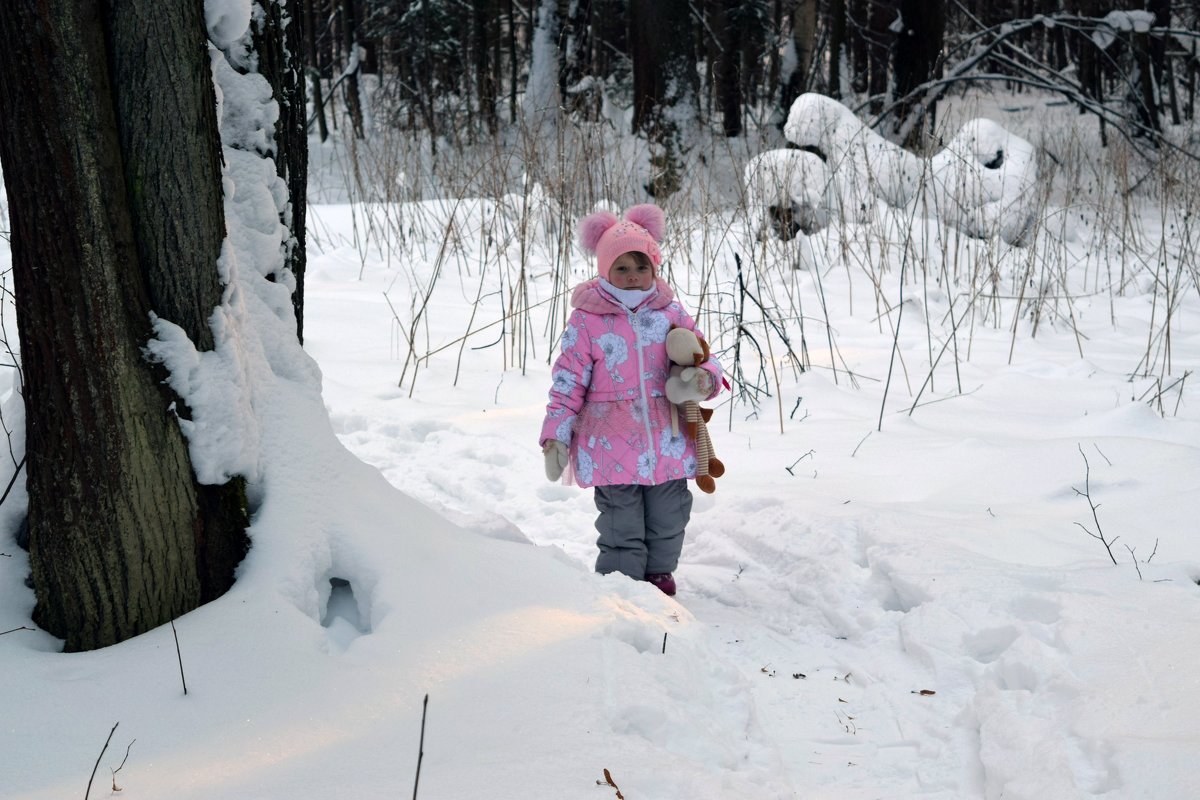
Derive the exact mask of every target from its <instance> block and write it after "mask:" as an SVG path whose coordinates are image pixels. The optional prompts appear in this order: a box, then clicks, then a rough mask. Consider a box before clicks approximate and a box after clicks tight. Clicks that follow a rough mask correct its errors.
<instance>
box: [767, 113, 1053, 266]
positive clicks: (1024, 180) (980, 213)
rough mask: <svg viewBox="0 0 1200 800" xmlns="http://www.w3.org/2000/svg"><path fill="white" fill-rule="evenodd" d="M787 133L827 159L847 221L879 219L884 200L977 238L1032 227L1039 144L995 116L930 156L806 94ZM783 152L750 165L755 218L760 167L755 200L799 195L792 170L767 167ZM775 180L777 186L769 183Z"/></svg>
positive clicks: (1011, 237)
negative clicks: (920, 154) (1011, 130)
mask: <svg viewBox="0 0 1200 800" xmlns="http://www.w3.org/2000/svg"><path fill="white" fill-rule="evenodd" d="M784 135H785V136H786V137H787V138H788V140H789V141H791V142H792V143H794V144H796V145H798V146H800V147H806V148H811V149H814V150H819V151H820V152H821V153H822V154H823V155H824V156H825V164H823V165H822V166H823V167H824V168H825V169H826V170H827V172H828V174H829V176H830V181H829V185H830V186H831V187H832V206H833V208H831V211H835V212H836V213H837V214H838V215H839V216H840V217H841V218H842V219H843V220H845V221H848V222H861V221H866V220H869V219H872V218H873V217H874V215H875V212H876V209H877V206H878V203H879V201H883V202H884V203H886V204H887V205H888V206H891V207H893V208H898V209H907V210H911V211H912V212H913V213H914V214H921V215H922V216H925V215H929V216H932V217H935V218H937V219H939V220H940V221H942V222H945V223H946V224H949V225H952V226H954V227H956V228H958V229H959V230H962V231H964V232H965V233H967V234H969V235H971V236H974V237H977V238H991V237H994V236H999V237H1000V238H1001V239H1002V240H1003V241H1005V242H1007V243H1009V244H1022V243H1023V242H1024V240H1025V237H1026V235H1027V234H1028V232H1029V229H1030V227H1031V226H1032V222H1033V210H1032V205H1031V200H1032V194H1033V193H1032V191H1031V190H1032V189H1033V188H1034V186H1035V185H1036V182H1037V154H1036V152H1035V151H1034V147H1033V145H1032V144H1030V143H1029V142H1027V141H1025V140H1024V139H1022V138H1020V137H1019V136H1016V135H1014V134H1012V133H1009V132H1008V131H1007V130H1005V129H1004V128H1003V127H1001V126H1000V125H998V124H997V123H995V122H993V121H991V120H987V119H973V120H970V121H969V122H967V123H966V124H965V125H963V127H962V128H961V129H960V130H959V132H958V134H957V135H956V136H955V137H954V138H953V139H951V140H950V141H949V142H948V143H947V144H946V147H945V149H943V150H942V151H941V152H939V153H938V154H937V155H935V156H933V157H932V158H930V159H923V158H920V157H918V156H916V155H913V154H912V153H909V152H907V151H906V150H903V149H902V148H900V147H898V146H896V145H895V144H893V143H891V142H889V141H887V140H886V139H884V138H883V137H882V136H880V135H879V134H877V133H875V132H874V131H872V130H871V129H870V128H869V127H867V126H866V125H865V124H863V122H862V121H861V120H859V119H858V118H857V117H855V116H854V114H853V112H851V111H850V109H848V108H846V107H845V106H843V105H842V104H841V103H839V102H837V101H836V100H833V99H831V98H829V97H825V96H823V95H817V94H803V95H801V96H800V97H798V98H796V102H795V103H793V104H792V108H791V110H790V111H789V113H788V119H787V123H786V124H785V125H784ZM780 152H788V151H769V153H763V154H760V155H759V156H756V157H755V159H753V160H752V161H751V162H750V164H748V165H747V166H746V184H747V208H748V209H752V208H754V210H750V211H749V213H750V214H751V215H752V217H751V221H752V223H757V216H755V215H757V214H759V212H758V211H757V209H756V208H755V207H752V206H751V187H750V184H751V174H752V172H753V175H754V181H755V182H756V184H758V185H756V186H755V187H754V189H753V197H754V198H756V201H755V202H760V201H757V198H761V197H768V196H772V197H773V196H783V195H789V194H794V193H795V189H794V188H793V185H792V182H793V180H794V179H793V178H792V176H791V174H790V172H789V171H781V170H780V169H779V167H778V166H776V167H774V168H772V169H771V170H768V169H767V168H765V167H764V164H767V163H770V164H776V163H777V162H778V161H779V160H780V157H779V156H776V155H771V153H780ZM759 159H763V161H761V162H760V161H759ZM805 167H806V169H808V170H811V167H808V166H807V164H806V165H805ZM771 182H774V185H775V187H776V188H774V189H770V188H768V186H764V185H762V184H764V183H765V184H768V185H769V184H770V183H771ZM810 183H815V181H810Z"/></svg>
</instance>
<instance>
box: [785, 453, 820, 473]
mask: <svg viewBox="0 0 1200 800" xmlns="http://www.w3.org/2000/svg"><path fill="white" fill-rule="evenodd" d="M814 452H816V451H814V450H809V451H808V452H807V453H805V454H804V455H802V456H800V457H799V458H797V459H796V460H795V461H793V462H792V466H791V467H784V469H786V470H787V471H788V474H789V475H795V474H796V473H794V472H792V467H794V466H796V465H797V464H799V463H800V462H801V461H803V460H804V459H806V458H808V457H809V456H811V455H812V454H813V453H814Z"/></svg>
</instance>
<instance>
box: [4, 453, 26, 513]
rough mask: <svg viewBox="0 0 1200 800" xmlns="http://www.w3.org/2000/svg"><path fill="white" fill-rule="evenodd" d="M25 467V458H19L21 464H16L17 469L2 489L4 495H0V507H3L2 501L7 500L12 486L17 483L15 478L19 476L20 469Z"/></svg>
mask: <svg viewBox="0 0 1200 800" xmlns="http://www.w3.org/2000/svg"><path fill="white" fill-rule="evenodd" d="M23 466H25V456H22V457H21V463H20V464H17V468H16V469H15V470H13V475H12V478H10V479H9V481H8V486H6V487H5V488H4V494H3V495H0V506H2V505H4V501H5V500H7V499H8V493H9V492H11V491H12V488H13V484H15V483H16V482H17V476H18V475H20V474H21V467H23Z"/></svg>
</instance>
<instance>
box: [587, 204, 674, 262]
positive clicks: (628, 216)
mask: <svg viewBox="0 0 1200 800" xmlns="http://www.w3.org/2000/svg"><path fill="white" fill-rule="evenodd" d="M665 227H666V221H665V216H664V214H663V210H662V209H661V208H659V207H658V206H656V205H654V204H653V203H643V204H641V205H637V206H633V207H632V208H628V209H626V210H625V218H624V219H617V215H616V214H613V213H612V212H611V211H597V212H595V213H594V214H588V215H587V216H586V217H584V218H583V219H582V220H580V221H579V243H580V244H581V245H583V249H584V250H587V251H588V252H589V253H595V254H596V271H597V272H599V273H600V277H601V278H604V280H608V270H609V268H610V267H611V266H612V263H613V262H614V261H616V260H617V257H618V256H620V255H622V254H623V253H633V252H637V253H645V254H646V255H647V256H649V257H650V263H651V264H653V265H654V266H655V267H657V266H658V265H659V264H661V263H662V253H661V252H660V251H659V249H658V243H659V242H661V241H662V237H663V230H664V228H665ZM657 273H658V270H655V274H656V275H657Z"/></svg>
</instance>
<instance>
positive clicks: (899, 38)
mask: <svg viewBox="0 0 1200 800" xmlns="http://www.w3.org/2000/svg"><path fill="white" fill-rule="evenodd" d="M900 17H901V19H902V20H903V23H904V24H903V27H902V29H901V30H900V32H899V33H898V34H897V35H896V41H895V46H894V50H893V59H892V70H893V80H894V83H895V96H896V98H897V99H900V98H903V97H905V96H906V95H908V94H910V93H912V92H913V91H915V90H916V89H917V88H918V87H919V86H920V85H921V84H923V83H925V82H926V81H928V80H929V79H930V78H932V77H933V71H934V68H935V67H936V66H937V62H938V57H939V56H940V54H941V51H942V38H943V36H944V34H945V29H946V17H945V9H944V7H943V5H942V2H941V0H900ZM931 112H932V109H931V108H926V107H925V106H924V105H923V104H922V102H921V100H920V99H919V98H916V99H911V100H908V101H906V102H904V103H902V104H901V105H900V107H899V108H898V109H897V111H896V123H895V130H896V131H897V133H899V134H900V135H901V139H902V140H903V143H904V144H905V145H906V146H908V147H916V146H917V144H918V143H919V141H920V138H921V131H922V125H923V123H924V122H925V120H926V114H929V113H931Z"/></svg>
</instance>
